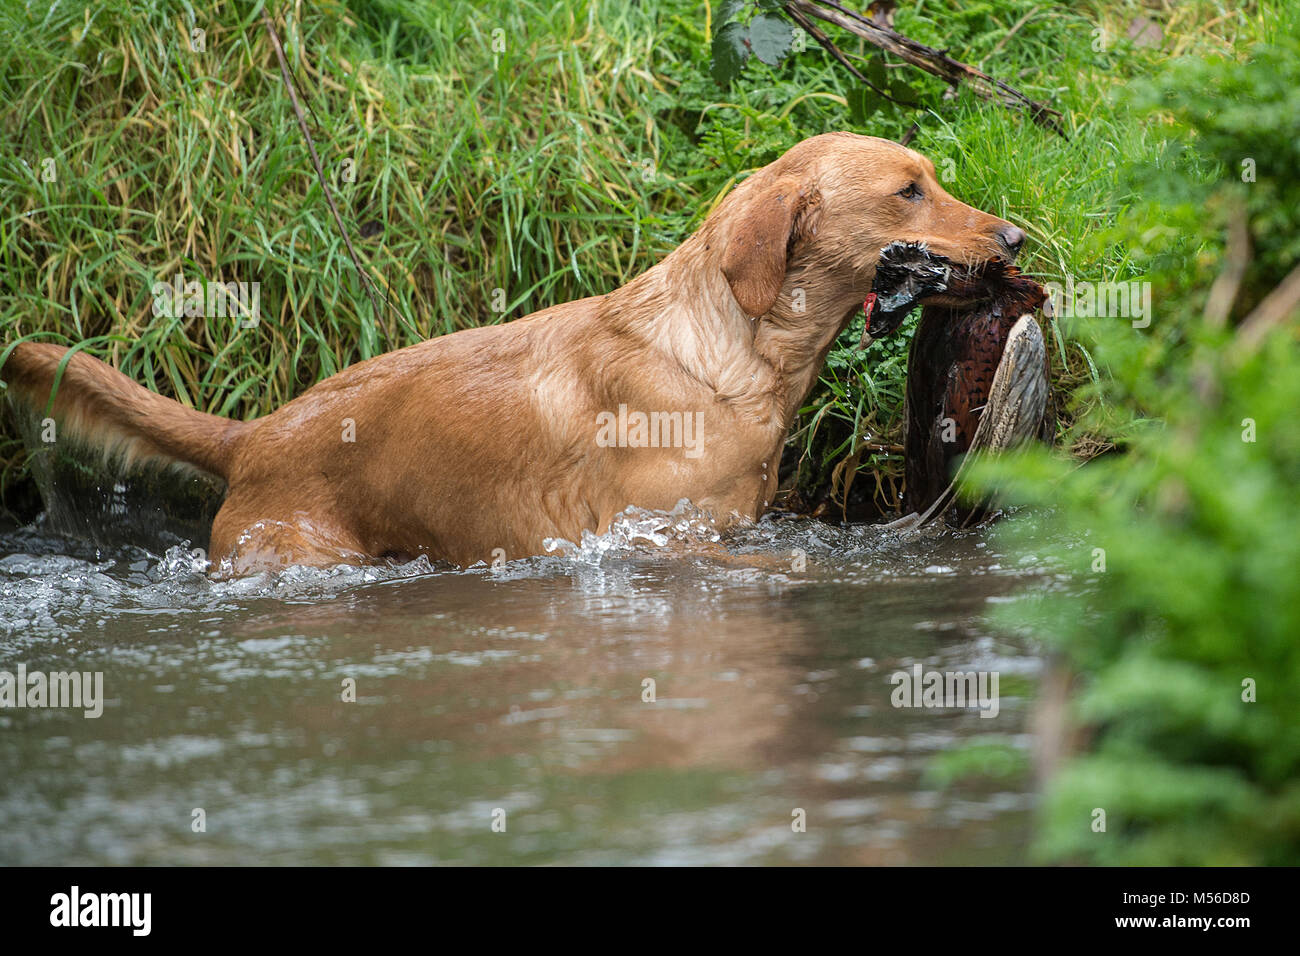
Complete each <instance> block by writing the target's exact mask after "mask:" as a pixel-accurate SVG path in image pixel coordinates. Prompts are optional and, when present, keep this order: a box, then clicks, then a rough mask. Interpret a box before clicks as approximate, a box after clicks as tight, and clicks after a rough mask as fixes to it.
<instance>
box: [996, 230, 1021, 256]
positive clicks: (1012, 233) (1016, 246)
mask: <svg viewBox="0 0 1300 956" xmlns="http://www.w3.org/2000/svg"><path fill="white" fill-rule="evenodd" d="M998 242H1000V243H1002V247H1003V248H1004V249H1006V250H1007V252H1009V253H1010V254H1011V255H1013V256H1014V255H1015V254H1016V253H1017V252H1019V251H1020V247H1021V246H1023V245H1024V244H1025V230H1023V229H1021V228H1020V227H1019V226H1007V227H1006V228H1005V229H1001V230H999V231H998Z"/></svg>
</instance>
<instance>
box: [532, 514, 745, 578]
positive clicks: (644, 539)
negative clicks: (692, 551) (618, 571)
mask: <svg viewBox="0 0 1300 956" xmlns="http://www.w3.org/2000/svg"><path fill="white" fill-rule="evenodd" d="M721 540H722V534H721V532H719V531H718V528H717V525H716V524H715V523H714V519H713V515H712V513H711V512H708V511H705V510H703V509H701V508H697V507H695V505H693V504H691V502H690V501H689V500H687V499H686V498H683V499H681V500H680V501H678V502H677V504H676V505H674V506H673V508H672V510H671V511H657V510H653V509H647V508H626V509H624V510H623V511H622V512H621V513H620V514H618V515H616V516H615V517H614V520H613V521H611V522H610V525H609V530H608V531H607V532H605V533H604V534H593V533H592V532H590V531H587V530H584V531H583V532H582V539H581V541H580V542H579V543H578V544H574V543H573V542H572V541H569V540H568V539H567V538H544V539H542V547H544V548H545V549H546V550H547V552H548V553H551V554H559V555H561V556H563V557H565V558H568V559H569V560H571V561H575V562H579V563H583V564H600V562H601V561H602V560H603V559H604V557H605V556H606V555H608V554H625V553H627V552H629V551H636V550H642V549H644V547H645V546H646V545H650V546H652V547H655V548H665V547H667V546H668V545H669V543H670V542H676V543H681V544H685V545H701V544H716V543H717V542H719V541H721Z"/></svg>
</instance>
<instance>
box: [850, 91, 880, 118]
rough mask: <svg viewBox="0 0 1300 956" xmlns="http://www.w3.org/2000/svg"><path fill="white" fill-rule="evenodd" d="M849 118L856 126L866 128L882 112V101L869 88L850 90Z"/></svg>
mask: <svg viewBox="0 0 1300 956" xmlns="http://www.w3.org/2000/svg"><path fill="white" fill-rule="evenodd" d="M846 99H847V100H848V102H849V118H850V119H852V120H853V123H854V125H855V126H864V125H865V124H866V122H867V120H869V119H871V117H873V116H875V115H876V113H877V112H878V111H879V110H880V103H881V99H880V97H879V96H877V95H876V93H875V91H874V90H872V89H871V87H869V86H855V87H854V88H853V89H851V90H849V92H848V96H847V97H846Z"/></svg>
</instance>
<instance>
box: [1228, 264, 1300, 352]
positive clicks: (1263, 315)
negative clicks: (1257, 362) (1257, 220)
mask: <svg viewBox="0 0 1300 956" xmlns="http://www.w3.org/2000/svg"><path fill="white" fill-rule="evenodd" d="M1297 310H1300V266H1296V267H1295V268H1294V269H1292V270H1291V271H1290V272H1288V273H1287V276H1286V278H1285V279H1283V280H1282V281H1281V282H1279V283H1278V284H1277V288H1276V289H1274V290H1273V291H1272V292H1270V293H1269V294H1268V295H1266V296H1264V301H1262V302H1260V304H1259V305H1257V306H1255V310H1254V311H1253V312H1251V313H1250V315H1248V316H1246V318H1245V319H1244V320H1242V323H1241V325H1240V326H1238V327H1237V339H1236V342H1235V343H1234V345H1233V351H1234V352H1236V353H1237V354H1238V355H1244V354H1249V353H1251V352H1253V351H1255V349H1257V348H1259V344H1260V343H1261V342H1262V341H1264V338H1265V336H1267V335H1268V333H1269V332H1271V331H1273V329H1274V327H1276V326H1278V325H1281V324H1282V322H1283V320H1285V319H1287V318H1288V317H1290V316H1292V315H1294V314H1295V313H1296V312H1297Z"/></svg>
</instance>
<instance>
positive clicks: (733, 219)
mask: <svg viewBox="0 0 1300 956" xmlns="http://www.w3.org/2000/svg"><path fill="white" fill-rule="evenodd" d="M718 214H719V215H721V216H723V218H724V219H725V221H726V224H727V229H726V238H725V248H724V252H723V257H722V272H723V275H724V276H725V277H726V279H727V282H728V284H729V285H730V286H731V291H732V294H733V295H735V297H736V302H737V303H739V305H740V307H741V309H742V310H743V311H744V312H745V313H746V314H747V315H750V316H760V315H764V314H765V313H767V312H768V311H770V310H771V309H772V308H773V306H774V305H775V304H776V302H777V299H778V296H779V295H780V293H781V290H782V288H783V287H785V285H786V283H787V280H788V279H790V280H792V281H797V282H798V283H799V284H800V285H808V286H811V287H813V288H815V289H816V290H818V291H819V292H821V293H822V294H823V295H822V298H823V299H829V300H830V301H829V302H823V303H822V304H823V305H826V306H828V307H829V308H832V309H838V308H839V301H838V300H839V299H841V298H842V299H843V305H844V306H845V307H850V306H852V305H853V304H854V303H857V304H859V305H860V304H861V302H862V301H863V298H864V297H865V296H866V295H867V294H868V293H869V292H870V291H871V286H872V280H873V278H874V276H875V271H876V265H877V263H878V262H879V259H880V253H881V250H882V249H884V248H886V247H887V246H889V245H891V244H893V243H898V242H902V243H915V244H923V245H924V246H925V247H926V248H928V249H929V250H930V252H932V253H933V254H934V255H936V256H941V257H943V258H944V259H947V260H950V261H951V262H953V263H957V264H959V265H961V266H968V267H977V266H979V265H981V264H984V263H988V262H991V261H993V260H995V259H1000V260H1003V261H1007V262H1010V261H1012V260H1014V259H1015V256H1016V254H1017V253H1018V252H1019V251H1020V247H1021V246H1022V245H1023V244H1024V241H1025V233H1024V231H1023V230H1021V229H1019V228H1018V227H1016V226H1014V225H1012V224H1011V223H1009V222H1007V221H1006V220H1005V219H999V218H998V217H997V216H991V215H989V214H988V213H985V212H980V211H979V210H978V209H975V208H973V207H971V206H968V205H966V204H965V203H963V202H960V201H959V200H957V199H955V198H953V197H952V196H951V195H949V193H948V191H947V190H945V189H944V188H943V187H942V186H941V185H940V184H939V180H938V178H937V177H936V176H935V171H934V164H933V163H931V162H930V160H928V159H926V158H925V157H924V156H922V155H921V154H920V153H918V152H915V151H914V150H910V149H907V148H906V147H904V146H899V145H898V144H897V143H892V142H890V141H889V140H884V139H877V138H875V137H872V136H858V135H855V134H853V133H826V134H824V135H821V136H814V137H812V138H810V139H807V140H804V141H803V142H801V143H799V144H798V145H796V146H794V147H793V148H792V149H790V150H789V152H787V153H786V154H785V155H784V156H782V157H781V158H780V159H778V160H777V161H776V162H774V163H772V164H770V165H769V166H766V167H764V168H763V169H761V170H759V171H758V172H757V173H755V174H754V175H753V176H751V177H750V178H749V179H747V180H746V181H745V182H744V183H742V184H741V185H740V186H739V187H738V188H737V189H736V191H735V192H734V193H733V194H732V195H731V196H729V197H728V198H727V201H726V202H725V203H724V205H723V207H722V208H721V209H720V210H719V213H718ZM795 273H797V275H795ZM941 298H943V299H944V300H945V301H946V304H956V303H955V302H951V301H947V300H948V299H951V298H952V296H951V295H949V296H944V297H941ZM921 301H923V302H925V301H927V300H925V299H922V300H921ZM835 317H836V318H839V316H838V315H836V316H835Z"/></svg>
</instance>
